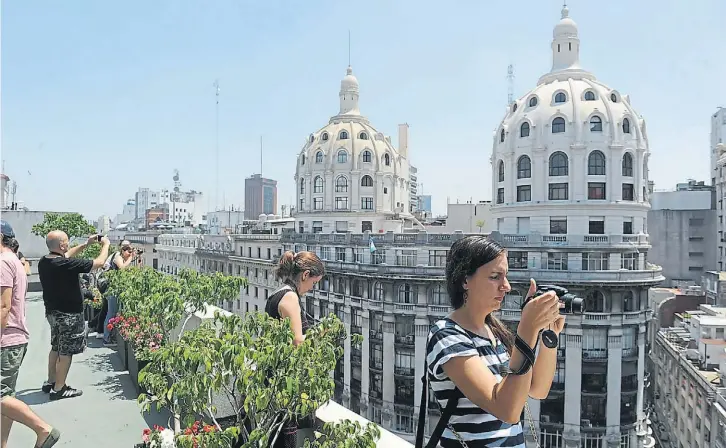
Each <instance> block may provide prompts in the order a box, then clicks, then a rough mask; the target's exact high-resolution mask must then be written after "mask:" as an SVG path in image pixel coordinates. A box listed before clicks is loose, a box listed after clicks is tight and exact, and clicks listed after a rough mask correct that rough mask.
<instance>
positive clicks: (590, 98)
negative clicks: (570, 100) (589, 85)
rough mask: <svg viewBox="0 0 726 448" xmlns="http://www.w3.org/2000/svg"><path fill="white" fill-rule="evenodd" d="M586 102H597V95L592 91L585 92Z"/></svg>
mask: <svg viewBox="0 0 726 448" xmlns="http://www.w3.org/2000/svg"><path fill="white" fill-rule="evenodd" d="M585 101H595V94H594V93H593V92H592V91H591V90H588V91H587V92H585Z"/></svg>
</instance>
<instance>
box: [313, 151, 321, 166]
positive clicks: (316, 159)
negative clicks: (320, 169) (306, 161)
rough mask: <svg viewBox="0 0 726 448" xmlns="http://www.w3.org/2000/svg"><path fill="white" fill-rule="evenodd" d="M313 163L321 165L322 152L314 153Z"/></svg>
mask: <svg viewBox="0 0 726 448" xmlns="http://www.w3.org/2000/svg"><path fill="white" fill-rule="evenodd" d="M315 163H323V151H318V152H316V153H315Z"/></svg>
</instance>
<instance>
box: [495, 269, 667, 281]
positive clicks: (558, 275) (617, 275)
mask: <svg viewBox="0 0 726 448" xmlns="http://www.w3.org/2000/svg"><path fill="white" fill-rule="evenodd" d="M508 278H509V281H512V282H520V283H521V282H529V279H530V278H534V279H535V280H537V283H540V284H542V283H548V282H556V283H558V284H564V285H570V284H602V285H607V284H608V283H612V284H622V283H627V284H632V285H638V284H642V285H656V284H658V283H660V282H662V281H663V280H665V277H663V273H662V270H661V269H660V268H658V269H645V270H632V271H631V270H625V269H621V270H612V271H573V270H566V271H564V270H563V271H558V270H551V269H522V270H519V269H512V270H510V271H509V275H508Z"/></svg>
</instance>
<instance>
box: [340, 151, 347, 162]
mask: <svg viewBox="0 0 726 448" xmlns="http://www.w3.org/2000/svg"><path fill="white" fill-rule="evenodd" d="M338 163H348V153H347V152H345V151H344V150H342V149H341V150H340V151H338Z"/></svg>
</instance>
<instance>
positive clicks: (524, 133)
mask: <svg viewBox="0 0 726 448" xmlns="http://www.w3.org/2000/svg"><path fill="white" fill-rule="evenodd" d="M519 136H520V137H529V123H527V122H526V121H525V122H524V123H522V126H520V127H519Z"/></svg>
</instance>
